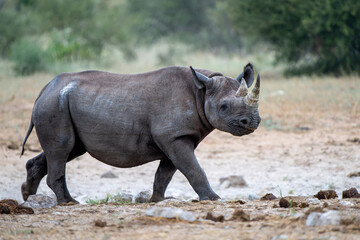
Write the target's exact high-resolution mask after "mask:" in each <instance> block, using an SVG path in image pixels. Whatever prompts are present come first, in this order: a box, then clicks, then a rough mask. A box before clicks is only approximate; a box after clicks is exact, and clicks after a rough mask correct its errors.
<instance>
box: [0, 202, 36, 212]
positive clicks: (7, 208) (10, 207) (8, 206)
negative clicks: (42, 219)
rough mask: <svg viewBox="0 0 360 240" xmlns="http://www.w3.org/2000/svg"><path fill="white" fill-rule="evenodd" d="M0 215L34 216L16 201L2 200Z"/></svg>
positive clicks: (31, 210) (30, 209)
mask: <svg viewBox="0 0 360 240" xmlns="http://www.w3.org/2000/svg"><path fill="white" fill-rule="evenodd" d="M0 214H34V210H33V209H32V208H30V207H25V206H22V205H19V203H18V202H17V201H16V200H13V199H4V200H1V201H0Z"/></svg>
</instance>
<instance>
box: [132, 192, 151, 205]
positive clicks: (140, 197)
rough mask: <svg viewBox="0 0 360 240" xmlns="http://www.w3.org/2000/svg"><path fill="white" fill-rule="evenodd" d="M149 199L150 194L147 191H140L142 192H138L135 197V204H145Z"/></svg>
mask: <svg viewBox="0 0 360 240" xmlns="http://www.w3.org/2000/svg"><path fill="white" fill-rule="evenodd" d="M150 198H151V192H150V191H149V190H146V191H142V192H139V193H138V194H137V195H136V196H135V202H137V203H147V202H150Z"/></svg>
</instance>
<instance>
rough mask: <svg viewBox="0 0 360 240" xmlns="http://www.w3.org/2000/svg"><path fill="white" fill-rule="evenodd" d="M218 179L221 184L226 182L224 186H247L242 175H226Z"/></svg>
mask: <svg viewBox="0 0 360 240" xmlns="http://www.w3.org/2000/svg"><path fill="white" fill-rule="evenodd" d="M219 180H220V184H223V183H224V182H225V183H226V185H225V187H226V188H229V187H246V186H247V183H246V181H245V179H244V177H243V176H239V175H231V176H228V177H222V178H220V179H219Z"/></svg>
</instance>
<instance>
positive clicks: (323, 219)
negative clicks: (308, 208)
mask: <svg viewBox="0 0 360 240" xmlns="http://www.w3.org/2000/svg"><path fill="white" fill-rule="evenodd" d="M325 225H340V213H339V211H334V210H331V211H328V212H325V213H319V212H312V213H310V214H309V216H308V217H307V219H306V226H311V227H314V226H325Z"/></svg>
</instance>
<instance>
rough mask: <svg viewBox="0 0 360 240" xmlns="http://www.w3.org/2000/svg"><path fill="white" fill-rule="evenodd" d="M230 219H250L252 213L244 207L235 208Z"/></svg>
mask: <svg viewBox="0 0 360 240" xmlns="http://www.w3.org/2000/svg"><path fill="white" fill-rule="evenodd" d="M230 220H240V221H245V222H247V221H250V215H249V214H247V213H246V212H244V210H242V209H235V211H234V212H233V214H232V216H231V218H230Z"/></svg>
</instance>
